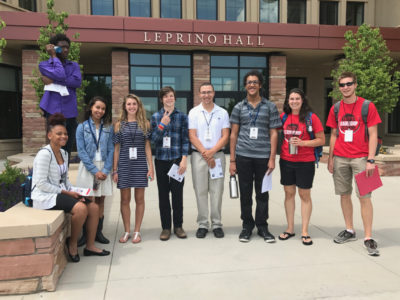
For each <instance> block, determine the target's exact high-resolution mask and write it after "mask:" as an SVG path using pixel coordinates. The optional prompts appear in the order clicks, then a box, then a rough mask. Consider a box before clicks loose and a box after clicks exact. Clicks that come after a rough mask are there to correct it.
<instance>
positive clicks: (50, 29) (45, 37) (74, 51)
mask: <svg viewBox="0 0 400 300" xmlns="http://www.w3.org/2000/svg"><path fill="white" fill-rule="evenodd" d="M66 18H68V13H66V12H61V13H56V12H55V10H54V0H47V19H48V20H49V24H48V25H47V26H46V27H41V28H40V35H39V39H38V40H37V43H38V46H39V50H38V51H37V53H38V54H39V62H42V61H45V60H48V59H49V58H50V56H49V54H48V53H47V51H46V45H47V44H48V43H49V40H50V38H51V37H52V36H53V35H55V34H58V33H64V34H65V33H66V31H67V30H68V24H66V23H65V22H64V21H65V19H66ZM73 38H74V39H78V38H79V33H76V34H74V35H73ZM81 45H82V44H81V43H78V42H73V41H71V45H70V48H69V55H68V59H69V60H71V61H75V62H77V63H79V59H80V53H81V50H80V48H81ZM79 66H80V68H81V73H83V66H82V65H79ZM33 75H34V76H35V77H36V78H35V79H31V80H30V83H31V84H32V86H33V88H34V89H35V91H36V96H37V97H38V105H39V102H40V99H42V96H43V93H44V91H43V88H44V83H43V81H42V78H41V76H40V73H39V71H38V70H34V71H33ZM88 84H89V83H88V81H87V80H82V86H81V87H80V88H78V89H76V99H77V103H78V110H81V109H82V108H83V106H84V98H85V88H86V86H87V85H88Z"/></svg>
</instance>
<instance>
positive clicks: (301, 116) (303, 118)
mask: <svg viewBox="0 0 400 300" xmlns="http://www.w3.org/2000/svg"><path fill="white" fill-rule="evenodd" d="M292 93H296V94H299V95H300V97H301V100H303V103H302V104H301V108H300V113H299V121H300V122H302V123H305V121H306V116H307V114H308V113H310V112H312V109H311V107H310V106H309V105H308V100H307V97H306V95H305V93H304V91H303V90H302V89H299V88H294V89H291V90H290V91H289V93H287V94H286V98H285V102H284V103H283V111H284V112H285V113H286V114H290V113H292V109H291V108H290V106H289V97H290V95H291V94H292Z"/></svg>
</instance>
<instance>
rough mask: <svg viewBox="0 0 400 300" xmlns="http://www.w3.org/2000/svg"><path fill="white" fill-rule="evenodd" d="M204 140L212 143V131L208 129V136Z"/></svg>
mask: <svg viewBox="0 0 400 300" xmlns="http://www.w3.org/2000/svg"><path fill="white" fill-rule="evenodd" d="M204 139H205V140H206V141H211V140H212V134H211V131H210V129H207V131H206V134H205V136H204Z"/></svg>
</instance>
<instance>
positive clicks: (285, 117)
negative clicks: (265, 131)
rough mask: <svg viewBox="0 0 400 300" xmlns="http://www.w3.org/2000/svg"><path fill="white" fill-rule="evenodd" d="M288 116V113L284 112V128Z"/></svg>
mask: <svg viewBox="0 0 400 300" xmlns="http://www.w3.org/2000/svg"><path fill="white" fill-rule="evenodd" d="M287 117H288V115H287V113H284V114H283V116H282V128H283V125H285V122H286V120H287Z"/></svg>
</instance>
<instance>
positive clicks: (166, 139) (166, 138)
mask: <svg viewBox="0 0 400 300" xmlns="http://www.w3.org/2000/svg"><path fill="white" fill-rule="evenodd" d="M162 146H163V148H171V138H170V137H169V136H164V137H163V144H162Z"/></svg>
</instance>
